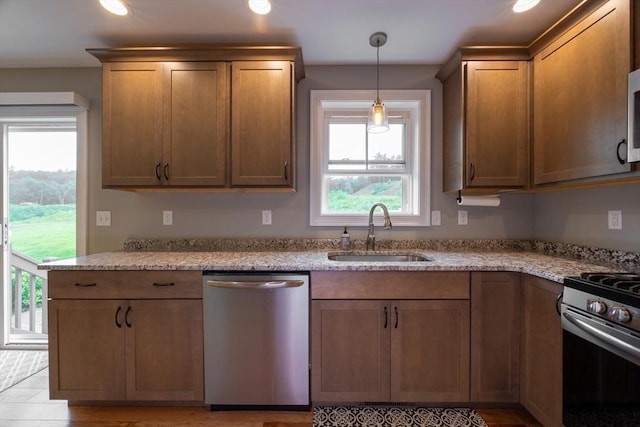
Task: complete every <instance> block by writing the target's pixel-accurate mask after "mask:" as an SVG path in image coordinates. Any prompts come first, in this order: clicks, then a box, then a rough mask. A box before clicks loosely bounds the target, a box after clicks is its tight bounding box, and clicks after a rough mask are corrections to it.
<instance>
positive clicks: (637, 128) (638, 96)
mask: <svg viewBox="0 0 640 427" xmlns="http://www.w3.org/2000/svg"><path fill="white" fill-rule="evenodd" d="M627 114H628V117H627V119H628V121H627V123H628V124H627V126H628V127H627V161H628V162H638V161H640V69H639V70H636V71H633V72H631V73H629V88H628V109H627Z"/></svg>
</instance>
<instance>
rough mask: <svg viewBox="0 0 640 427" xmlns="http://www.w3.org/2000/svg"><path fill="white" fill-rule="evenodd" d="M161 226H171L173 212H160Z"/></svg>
mask: <svg viewBox="0 0 640 427" xmlns="http://www.w3.org/2000/svg"><path fill="white" fill-rule="evenodd" d="M162 225H173V211H162Z"/></svg>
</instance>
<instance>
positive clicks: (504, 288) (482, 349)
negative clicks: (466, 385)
mask: <svg viewBox="0 0 640 427" xmlns="http://www.w3.org/2000/svg"><path fill="white" fill-rule="evenodd" d="M520 276H521V275H520V273H505V272H476V273H471V401H472V402H496V403H518V402H519V401H520V337H521V335H522V334H521V308H520V307H521V296H520Z"/></svg>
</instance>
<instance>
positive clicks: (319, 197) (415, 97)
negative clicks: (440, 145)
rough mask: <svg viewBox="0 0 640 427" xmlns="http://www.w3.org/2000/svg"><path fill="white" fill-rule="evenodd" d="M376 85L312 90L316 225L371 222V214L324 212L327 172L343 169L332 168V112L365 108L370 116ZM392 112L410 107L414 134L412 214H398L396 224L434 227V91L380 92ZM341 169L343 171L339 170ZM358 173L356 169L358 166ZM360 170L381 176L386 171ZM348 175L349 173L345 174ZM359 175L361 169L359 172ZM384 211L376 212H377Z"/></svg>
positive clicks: (408, 151) (409, 155) (312, 219)
mask: <svg viewBox="0 0 640 427" xmlns="http://www.w3.org/2000/svg"><path fill="white" fill-rule="evenodd" d="M375 96H376V92H375V90H311V91H310V168H309V169H310V176H309V187H310V188H309V197H310V200H309V225H310V226H365V227H366V226H367V225H368V222H369V219H368V216H369V214H368V212H367V213H357V214H349V213H340V214H326V213H323V211H322V208H323V198H324V197H325V196H327V194H326V191H325V190H326V187H325V185H324V183H325V181H326V175H336V174H340V173H342V171H330V172H328V171H326V170H325V165H327V164H328V160H327V159H328V155H329V143H328V125H327V120H326V119H325V117H326V114H327V112H329V111H345V112H347V111H363V112H364V114H365V115H366V113H367V110H368V109H369V108H370V107H371V103H372V100H373V99H374V98H375ZM380 98H381V99H382V100H383V102H384V104H385V106H386V108H387V112H388V114H389V115H390V116H391V117H393V110H394V109H396V110H397V111H400V110H402V111H406V112H407V114H408V117H406V120H407V123H408V126H410V127H411V129H408V128H407V129H406V132H407V133H408V134H409V137H408V138H411V135H413V136H412V141H409V140H408V139H407V145H406V147H405V156H406V162H407V169H408V171H409V172H408V174H409V180H410V185H409V187H410V189H409V191H411V201H410V203H411V208H410V211H411V213H408V214H407V213H405V214H401V213H397V212H396V213H392V214H391V217H392V222H393V225H394V226H399V227H405V226H406V227H411V226H415V227H426V226H430V225H431V224H430V219H431V218H430V217H431V215H430V192H431V90H428V89H416V90H384V91H380ZM334 172H338V173H334ZM354 172H355V171H354ZM363 172H366V171H358V172H357V174H358V175H371V176H376V175H380V173H377V174H376V173H371V174H367V173H363ZM344 174H345V175H348V173H344ZM354 174H355V173H354ZM398 174H399V175H406V174H407V172H404V171H401V172H397V171H394V172H392V173H389V175H398ZM379 213H380V212H378V211H376V216H377V215H378V214H379Z"/></svg>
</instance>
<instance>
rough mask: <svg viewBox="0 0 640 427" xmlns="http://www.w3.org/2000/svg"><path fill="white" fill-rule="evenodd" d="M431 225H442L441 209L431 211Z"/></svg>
mask: <svg viewBox="0 0 640 427" xmlns="http://www.w3.org/2000/svg"><path fill="white" fill-rule="evenodd" d="M431 225H440V211H431Z"/></svg>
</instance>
